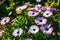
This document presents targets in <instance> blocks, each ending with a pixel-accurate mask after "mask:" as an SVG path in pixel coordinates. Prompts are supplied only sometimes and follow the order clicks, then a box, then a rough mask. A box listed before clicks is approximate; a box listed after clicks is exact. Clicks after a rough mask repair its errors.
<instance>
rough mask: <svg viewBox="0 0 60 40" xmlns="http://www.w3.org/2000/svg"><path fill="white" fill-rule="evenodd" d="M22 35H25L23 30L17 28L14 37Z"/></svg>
mask: <svg viewBox="0 0 60 40" xmlns="http://www.w3.org/2000/svg"><path fill="white" fill-rule="evenodd" d="M22 33H23V29H22V28H17V29H15V30H14V32H13V34H12V35H13V36H15V37H16V36H20V35H21V34H22Z"/></svg>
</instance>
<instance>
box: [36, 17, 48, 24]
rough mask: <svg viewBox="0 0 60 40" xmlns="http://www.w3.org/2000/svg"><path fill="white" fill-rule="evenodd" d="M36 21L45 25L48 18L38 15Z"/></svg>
mask: <svg viewBox="0 0 60 40" xmlns="http://www.w3.org/2000/svg"><path fill="white" fill-rule="evenodd" d="M35 23H36V24H37V25H43V24H46V23H47V19H46V18H43V17H37V18H36V19H35Z"/></svg>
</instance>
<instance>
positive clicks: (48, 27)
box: [40, 24, 53, 34]
mask: <svg viewBox="0 0 60 40" xmlns="http://www.w3.org/2000/svg"><path fill="white" fill-rule="evenodd" d="M40 29H41V31H42V32H43V33H44V34H51V33H52V32H53V27H52V26H51V24H46V25H43V26H41V27H40Z"/></svg>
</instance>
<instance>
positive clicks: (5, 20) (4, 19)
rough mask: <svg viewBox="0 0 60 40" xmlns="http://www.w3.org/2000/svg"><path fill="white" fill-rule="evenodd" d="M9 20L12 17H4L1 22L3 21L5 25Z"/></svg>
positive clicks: (2, 23)
mask: <svg viewBox="0 0 60 40" xmlns="http://www.w3.org/2000/svg"><path fill="white" fill-rule="evenodd" d="M9 21H10V17H4V18H2V20H1V21H0V23H1V25H5V24H6V23H8V22H9Z"/></svg>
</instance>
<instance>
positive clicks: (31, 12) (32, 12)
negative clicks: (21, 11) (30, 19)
mask: <svg viewBox="0 0 60 40" xmlns="http://www.w3.org/2000/svg"><path fill="white" fill-rule="evenodd" d="M38 14H39V12H36V11H29V12H28V16H37V15H38Z"/></svg>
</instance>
